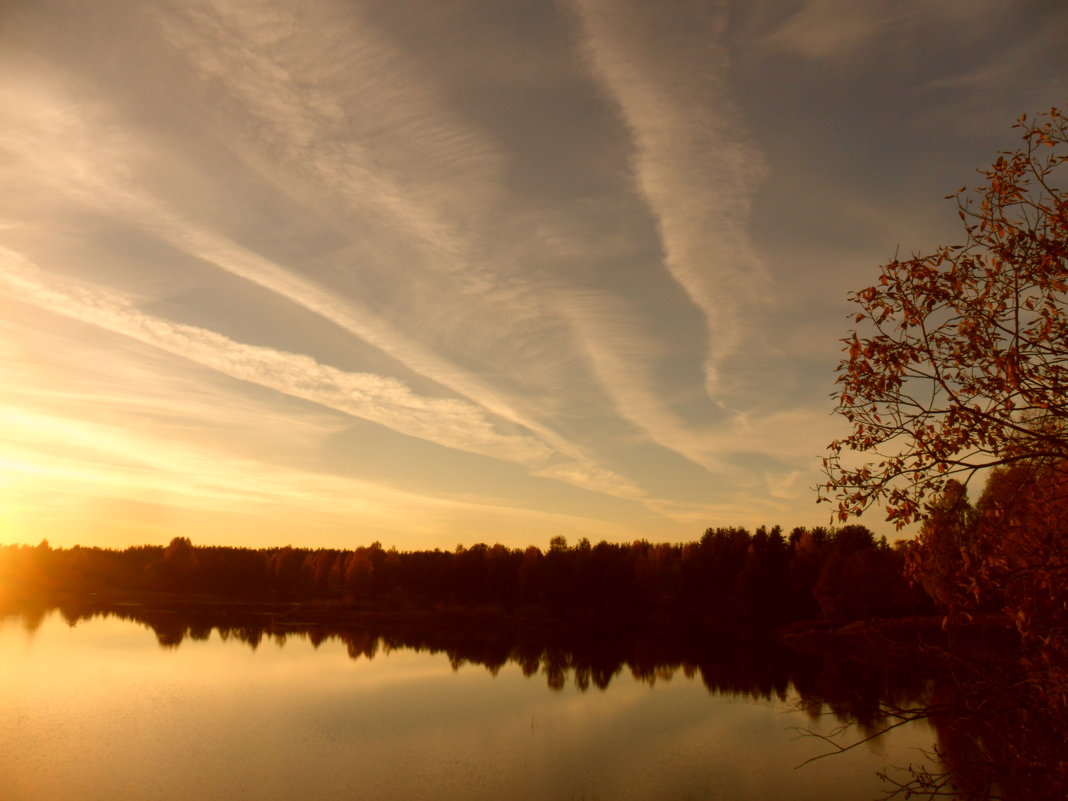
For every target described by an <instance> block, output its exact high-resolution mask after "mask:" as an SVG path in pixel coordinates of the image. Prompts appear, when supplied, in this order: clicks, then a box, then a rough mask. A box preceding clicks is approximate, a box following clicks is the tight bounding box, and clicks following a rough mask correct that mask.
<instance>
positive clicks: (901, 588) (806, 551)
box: [0, 525, 931, 625]
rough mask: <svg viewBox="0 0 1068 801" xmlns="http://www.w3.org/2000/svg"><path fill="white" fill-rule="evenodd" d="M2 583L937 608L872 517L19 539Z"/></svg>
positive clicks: (748, 613) (349, 600)
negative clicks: (404, 533)
mask: <svg viewBox="0 0 1068 801" xmlns="http://www.w3.org/2000/svg"><path fill="white" fill-rule="evenodd" d="M0 582H2V585H3V586H5V587H7V588H8V591H9V592H11V593H14V594H17V595H19V596H23V597H25V596H31V597H32V596H37V597H47V596H51V595H56V594H68V595H69V594H77V595H83V596H85V595H93V596H96V597H99V598H104V597H121V596H127V597H129V596H133V595H138V596H142V597H143V596H145V595H146V594H151V595H157V596H160V595H170V596H173V595H175V594H177V595H180V596H183V597H186V598H190V597H211V598H215V599H219V600H222V599H244V600H259V601H281V602H296V601H305V602H308V601H316V602H335V603H336V604H341V605H347V606H348V607H350V608H354V609H364V610H367V609H376V610H391V611H414V610H435V609H437V610H442V609H448V608H456V607H465V608H472V607H474V608H483V609H486V608H489V609H497V610H502V611H505V612H512V611H515V610H517V609H523V610H527V611H530V610H538V611H539V612H542V613H545V614H548V615H567V616H576V615H577V616H581V617H584V618H587V619H597V620H601V619H606V618H611V619H620V618H628V617H630V618H633V617H640V616H645V615H665V614H670V615H675V616H679V617H684V618H687V619H700V620H709V621H711V622H715V621H716V620H717V619H720V620H723V621H728V620H731V619H741V620H744V621H746V623H747V624H748V625H752V624H753V623H762V624H773V625H775V624H782V623H786V622H789V621H794V620H802V619H810V618H820V617H822V618H826V619H830V620H835V621H848V620H856V619H861V618H870V617H887V616H894V615H910V614H916V613H918V612H924V611H930V609H931V602H930V600H929V598H928V597H927V595H926V593H924V592H923V591H922V589H921V588H919V587H917V586H910V584H909V582H908V581H907V578H906V575H905V549H904V548H902V547H897V548H894V547H890V546H889V545H888V544H887V543H886V541H885V539H876V538H875V537H874V536H873V535H872V533H871V531H869V530H868V529H867V528H864V527H863V526H857V525H850V526H844V527H842V528H840V529H837V530H829V529H823V528H814V529H805V528H795V529H794V530H793V531H791V532H790V533H789V534H784V533H783V532H782V530H781V529H780V528H779V527H774V528H772V529H770V530H768V529H766V528H763V527H762V528H759V529H757V530H756V531H755V532H753V533H750V532H749V531H747V530H745V529H743V528H718V529H709V530H708V531H706V532H705V534H704V536H703V537H701V539H700V540H699V541H696V542H690V543H686V544H668V543H660V544H653V543H650V542H647V541H639V542H634V543H631V544H612V543H608V542H600V543H598V544H596V545H591V543H590V542H589V541H588V540H585V539H584V540H581V541H580V542H578V543H577V544H575V545H573V546H569V545H568V544H567V542H566V540H565V539H564V538H563V537H554V538H553V539H552V540H551V542H550V543H549V546H548V548H547V549H546V550H545V551H543V550H541V549H540V548H538V547H536V546H533V545H532V546H530V547H527V548H525V549H515V548H506V547H505V546H503V545H499V544H497V545H492V546H490V545H486V544H484V543H478V544H475V545H471V546H468V547H465V546H462V545H458V546H457V547H456V548H455V550H452V551H443V550H421V551H407V552H402V551H398V550H396V549H393V548H390V549H384V548H383V547H382V546H381V544H380V543H377V542H375V543H372V544H370V545H366V546H361V547H358V548H355V549H352V550H338V549H322V548H320V549H308V548H294V547H290V546H286V547H284V548H263V549H248V548H232V547H219V546H196V545H193V544H192V543H191V542H190V540H189V539H187V538H184V537H178V538H175V539H173V540H172V541H171V542H170V544H169V545H167V546H166V547H163V546H151V545H145V546H139V547H132V548H127V549H125V550H118V551H117V550H109V549H102V548H85V547H79V546H75V547H73V548H69V549H67V548H56V549H53V548H51V547H49V545H48V543H47V542H42V543H41V544H40V545H38V546H36V547H28V546H8V547H5V548H3V549H0Z"/></svg>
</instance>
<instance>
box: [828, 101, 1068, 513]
mask: <svg viewBox="0 0 1068 801" xmlns="http://www.w3.org/2000/svg"><path fill="white" fill-rule="evenodd" d="M1015 127H1016V128H1018V129H1019V130H1020V131H1021V133H1022V135H1023V143H1022V145H1021V146H1020V148H1019V149H1018V150H1016V151H1014V152H1005V153H1002V154H1001V155H1000V156H999V157H998V159H997V161H996V162H995V163H994V165H993V166H992V167H991V168H990V169H989V170H985V171H981V175H983V177H984V179H985V180H984V183H983V184H982V185H981V186H979V187H978V188H977V189H976V190H975V191H974V192H973V193H967V192H965V190H964V189H961V190H960V191H958V192H957V193H956V194H955V195H951V196H950V198H956V201H957V204H958V207H959V214H960V218H961V221H962V223H963V228H964V231H963V242H962V243H961V244H956V245H949V246H944V247H939V248H937V249H936V250H935V251H934V252H932V253H930V254H928V255H917V256H913V257H912V258H909V259H904V260H900V259H895V260H893V261H891V262H890V263H889V264H887V265H885V266H884V267H883V268H882V270H881V273H880V275H879V280H878V282H877V283H875V284H874V285H873V286H870V287H868V288H867V289H863V290H861V291H859V292H855V293H853V294H852V295H851V296H850V299H851V300H852V301H853V302H854V303H856V304H857V306H859V309H858V311H857V312H856V314H855V324H856V325H857V329H856V330H855V331H853V332H852V333H851V334H850V335H849V336H848V337H847V338H846V339H844V340H843V342H844V343H845V348H844V351H845V352H846V354H847V355H846V357H845V358H844V359H843V360H842V361H841V363H840V364H839V366H838V379H837V383H838V385H839V390H838V392H837V393H836V398H837V402H838V405H837V409H836V411H837V412H838V413H839V414H841V415H843V416H844V417H845V418H846V419H847V420H848V421H849V423H850V424H851V426H852V433H850V434H849V435H848V436H846V437H845V438H843V439H840V440H836V441H834V442H832V443H831V444H830V446H829V455H828V456H827V457H826V458H825V459H824V470H825V473H826V476H827V478H826V483H825V484H824V485H823V486H822V487H821V493H820V495H821V500H825V501H832V502H836V504H837V510H836V511H837V515H838V517H839V519H841V520H846V519H848V518H849V517H851V516H853V515H858V514H860V513H861V512H863V511H864V510H866V509H868V508H869V507H871V506H872V505H878V504H881V505H883V506H884V507H885V509H886V512H887V517H888V519H889V520H892V521H894V522H895V523H896V524H897V525H898V526H899V527H900V526H903V525H905V524H906V523H909V522H912V521H914V520H917V519H919V518H922V517H923V516H924V513H925V506H926V504H927V502H928V500H929V499H930V498H932V497H934V496H936V495H939V494H940V493H941V490H942V489H943V487H944V486H945V482H946V481H947V480H948V479H949V478H951V477H957V478H960V479H962V480H963V483H965V484H966V483H967V479H968V478H970V477H971V475H973V474H974V473H975V472H976V471H977V470H981V469H983V468H989V467H993V466H998V465H1013V464H1019V463H1023V462H1034V461H1036V460H1041V461H1044V462H1046V463H1057V462H1061V461H1064V460H1066V459H1068V436H1066V434H1065V432H1066V424H1068V314H1066V304H1065V300H1066V293H1068V195H1066V193H1065V191H1064V190H1063V189H1061V188H1059V187H1058V182H1062V181H1063V180H1064V178H1065V173H1066V171H1068V164H1066V160H1068V153H1066V150H1068V120H1066V118H1065V117H1064V116H1063V115H1062V114H1061V113H1060V112H1058V111H1057V110H1056V109H1053V110H1051V111H1050V112H1049V113H1048V114H1045V115H1043V116H1041V117H1039V118H1038V119H1037V120H1028V119H1027V118H1026V117H1021V118H1020V119H1019V120H1018V121H1017V123H1016V125H1015ZM855 454H863V456H861V457H857V456H856V455H855Z"/></svg>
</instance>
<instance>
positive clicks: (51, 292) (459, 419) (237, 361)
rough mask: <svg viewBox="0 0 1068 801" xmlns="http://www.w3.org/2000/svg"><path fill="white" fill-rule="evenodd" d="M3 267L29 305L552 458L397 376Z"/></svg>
mask: <svg viewBox="0 0 1068 801" xmlns="http://www.w3.org/2000/svg"><path fill="white" fill-rule="evenodd" d="M0 267H2V269H0V286H2V287H3V289H4V290H6V291H7V292H9V293H11V295H12V296H14V297H16V298H18V299H19V300H21V301H24V302H28V303H33V304H35V305H38V306H41V307H43V308H46V309H49V310H51V311H53V312H56V313H59V314H64V315H67V316H69V317H74V318H76V319H78V320H82V321H84V322H88V323H91V324H93V325H96V326H100V327H101V328H104V329H106V330H109V331H114V332H117V333H120V334H125V335H126V336H129V337H133V338H134V339H137V340H140V341H142V342H145V343H147V344H150V345H154V346H155V347H158V348H161V349H162V350H165V351H167V352H170V353H174V354H176V355H178V356H182V357H183V358H186V359H189V360H190V361H193V362H196V363H198V364H202V365H204V366H206V367H210V368H211V369H213V370H217V371H218V372H221V373H224V374H226V375H229V376H232V377H234V378H239V379H242V380H245V381H251V382H253V383H256V384H259V385H261V386H265V387H269V388H271V389H275V390H278V391H279V392H284V393H285V394H287V395H292V396H294V397H298V398H304V399H306V400H310V401H313V402H315V403H319V404H321V405H323V406H327V407H329V408H332V409H336V410H338V411H341V412H345V413H346V414H351V415H353V416H356V417H361V418H363V419H366V420H371V421H373V422H376V423H380V424H382V425H385V426H387V427H389V428H392V429H394V430H395V431H399V432H401V433H404V434H409V435H411V436H416V437H419V438H421V439H427V440H429V441H431V442H436V443H438V444H441V445H445V446H447V447H450V448H458V449H460V450H465V451H469V452H472V453H479V454H483V455H486V456H493V457H495V458H501V459H505V460H508V461H514V462H519V463H522V464H537V463H540V462H542V461H545V460H547V459H548V457H549V456H550V455H551V450H550V449H549V448H548V447H546V446H545V445H543V444H542V443H540V442H538V441H537V440H536V439H534V438H531V437H526V436H522V435H510V434H501V433H498V432H497V431H495V430H494V427H493V424H492V423H491V421H489V420H488V419H487V418H486V416H485V415H484V414H482V412H481V411H480V410H479V409H478V408H477V407H476V406H474V405H472V404H470V403H468V402H466V401H462V400H457V399H451V398H427V397H423V396H419V395H416V394H415V393H413V392H412V391H411V389H409V388H408V387H407V386H405V385H404V384H403V383H402V382H401V381H398V380H396V379H393V378H388V377H384V376H379V375H374V374H370V373H351V372H345V371H343V370H339V369H337V368H334V367H330V366H328V365H324V364H320V363H319V362H317V361H316V360H315V359H313V358H311V357H309V356H305V355H302V354H294V353H286V352H283V351H278V350H275V349H272V348H265V347H259V346H255V345H247V344H244V343H240V342H235V341H234V340H232V339H229V338H228V337H225V336H222V335H221V334H217V333H214V332H211V331H207V330H205V329H203V328H197V327H195V326H189V325H182V324H178V323H172V322H169V321H166V320H163V319H160V318H158V317H154V316H152V315H148V314H144V313H142V312H140V311H139V310H137V309H136V308H135V307H134V306H133V305H132V304H131V303H130V301H129V300H128V299H127V298H124V297H122V296H121V295H119V294H118V293H115V292H113V291H110V290H106V289H102V288H99V287H90V286H87V285H85V284H84V283H82V284H81V285H80V286H76V285H73V282H71V283H70V284H68V285H66V286H64V285H63V283H62V282H59V281H56V280H54V279H53V280H51V281H49V280H47V278H46V277H45V276H44V275H43V274H42V273H41V271H40V270H39V269H38V268H36V266H35V265H33V264H31V263H30V262H28V261H27V260H26V259H25V258H23V257H22V256H21V255H19V254H17V253H15V252H13V251H10V250H7V249H0Z"/></svg>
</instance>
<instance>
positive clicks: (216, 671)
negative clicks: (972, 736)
mask: <svg viewBox="0 0 1068 801" xmlns="http://www.w3.org/2000/svg"><path fill="white" fill-rule="evenodd" d="M178 643H180V644H178ZM415 645H416V647H403V643H402V642H401V643H400V644H399V643H398V641H397V640H396V638H394V639H393V640H390V639H389V638H383V637H380V636H377V635H375V634H373V633H369V632H358V631H348V632H331V631H324V630H315V629H310V630H303V631H291V632H288V633H285V632H283V633H279V632H278V631H274V632H273V633H272V632H271V631H269V630H256V629H254V628H249V627H247V626H245V627H241V628H228V627H225V626H215V627H213V626H211V625H203V624H191V625H189V626H184V624H183V626H180V627H179V635H178V636H175V634H174V631H173V630H171V631H169V632H168V631H164V630H163V629H161V627H160V626H158V625H157V626H155V627H154V628H151V627H149V626H148V625H147V624H145V623H143V622H138V621H136V620H130V619H121V618H119V617H114V616H102V615H93V616H88V617H78V616H77V615H74V616H69V615H68V616H67V618H65V617H64V616H63V615H60V614H59V613H58V612H56V611H52V612H48V613H46V614H44V615H40V614H38V615H36V616H19V615H10V616H8V617H6V618H4V619H3V622H2V625H0V708H2V709H3V710H4V712H3V718H4V724H3V726H0V788H3V789H2V797H3V798H4V799H7V800H8V801H38V800H39V801H56V799H81V800H83V801H94V800H95V799H100V801H116V799H197V800H198V801H207V800H209V799H228V800H229V799H257V800H259V801H262V800H266V799H316V800H317V801H318V800H319V799H341V798H367V799H405V800H406V801H407V800H408V799H419V798H434V799H494V800H495V801H496V800H497V799H538V800H539V801H543V800H552V801H577V800H578V799H586V800H591V799H602V800H603V801H609V800H622V799H724V800H725V801H726V800H727V799H729V800H730V801H745V800H746V799H752V800H754V801H755V800H756V799H776V800H777V801H803V800H807V799H811V801H817V800H818V801H836V800H837V799H850V801H852V800H854V799H873V798H880V797H882V796H883V795H885V794H886V792H887V789H888V786H887V785H886V784H884V783H883V782H882V781H881V780H880V778H879V777H878V776H877V775H876V773H877V772H878V771H883V770H886V769H892V768H894V767H895V766H897V767H903V766H906V765H909V764H914V765H916V764H919V763H922V762H924V761H927V762H930V759H925V758H924V756H923V754H922V753H921V752H922V751H923V750H928V751H929V750H930V749H931V747H932V745H933V743H934V740H935V734H934V732H933V730H932V729H931V728H930V727H928V726H927V724H926V723H924V722H922V721H920V722H916V723H911V724H909V725H907V726H904V727H901V728H899V729H896V730H894V731H891V732H889V733H887V734H886V735H884V736H882V737H880V738H878V739H877V740H875V741H874V742H872V743H870V744H865V745H862V746H860V747H858V748H856V749H854V750H851V751H849V752H848V753H846V754H842V755H836V756H832V757H828V758H825V759H821V760H818V761H816V762H812V763H809V764H807V765H804V766H803V767H798V765H800V763H802V762H804V761H805V760H807V759H809V758H811V757H814V756H817V755H819V754H821V753H825V752H826V751H827V750H828V748H829V746H828V745H827V743H825V742H823V741H820V740H817V739H815V738H813V737H809V736H802V735H800V734H799V731H798V730H799V729H807V730H810V731H812V732H815V733H819V734H824V735H832V734H834V733H835V731H836V730H838V729H839V728H841V727H842V726H843V724H844V723H848V722H849V720H848V713H843V708H848V707H849V703H852V702H851V701H850V702H846V701H843V700H842V698H846V697H848V696H850V694H851V693H853V690H852V689H851V688H846V689H845V690H844V691H843V695H842V698H839V699H838V701H837V702H836V701H835V700H834V699H831V700H829V701H828V703H826V704H825V703H822V702H821V699H820V698H819V697H818V694H817V691H816V690H814V689H813V687H818V686H819V683H820V681H824V682H826V680H827V679H826V675H825V674H826V670H825V669H822V668H821V669H819V670H822V671H823V672H822V673H820V672H819V670H816V672H811V671H810V674H811V675H809V678H808V679H806V680H802V679H795V678H791V676H790V674H789V672H788V671H787V672H783V670H780V669H779V668H769V669H766V670H764V669H761V668H754V670H755V671H756V672H757V673H761V675H760V676H758V677H754V679H753V681H752V682H750V683H749V684H748V686H747V683H746V681H745V680H744V679H739V678H738V676H739V671H740V670H741V669H742V667H744V665H745V664H746V660H745V659H742V660H739V658H738V656H737V654H736V653H733V651H732V653H730V654H727V655H726V657H725V664H724V665H717V664H714V661H715V659H716V657H708V656H706V657H703V658H702V659H703V661H702V660H701V659H698V660H695V661H685V660H683V661H680V662H678V663H677V664H671V663H670V662H665V661H663V660H662V659H661V658H659V657H657V658H656V659H652V660H649V661H647V662H646V663H643V662H642V660H641V659H640V658H638V657H634V656H632V657H631V658H629V659H624V660H623V661H622V662H621V661H620V659H618V658H615V657H613V658H606V659H603V660H601V661H600V662H598V661H597V659H596V658H585V657H582V656H576V655H575V654H574V653H571V652H568V651H566V650H559V649H558V650H555V651H554V650H552V649H547V650H545V651H543V652H541V653H538V652H536V650H532V649H530V648H527V649H526V650H525V651H523V650H522V649H513V650H511V651H508V652H507V653H502V654H500V655H499V656H497V657H494V658H492V659H491V658H487V657H485V656H476V657H472V658H471V659H468V658H467V657H465V656H464V655H463V654H462V652H461V651H458V650H456V649H453V650H452V651H451V652H450V651H449V650H448V649H445V650H438V649H435V648H427V647H424V646H419V644H418V642H416V644H415ZM628 647H629V646H628ZM640 650H641V646H635V647H634V649H632V650H631V651H630V652H629V653H631V654H635V653H639V652H640ZM711 650H712V652H715V649H714V648H713V649H711ZM483 651H485V649H483ZM658 660H659V661H658ZM740 665H741V666H742V667H739V666H740ZM803 672H804V671H802V673H803ZM832 672H833V671H832ZM852 672H856V670H843V671H842V675H849V674H850V673H852ZM817 674H818V675H821V676H824V678H823V679H818V676H817ZM798 675H801V674H798ZM806 682H807V683H808V684H810V685H812V686H810V687H808V688H803V689H800V690H799V689H798V687H797V684H798V683H802V684H804V683H806ZM879 682H883V683H884V684H885V677H882V678H880V679H879V680H878V682H876V683H877V684H878V683H879ZM830 694H833V692H832V693H830ZM859 703H860V705H861V708H864V707H865V706H867V707H869V708H870V707H871V704H873V703H874V704H877V703H878V699H870V698H869V699H864V700H862V701H860V702H859ZM831 706H834V708H835V709H836V710H837V714H831V713H830V711H829V710H830V707H831ZM868 723H869V724H870V721H869V722H868ZM862 736H863V734H862V733H861V731H860V730H859V729H858V728H856V727H853V728H851V729H850V731H848V732H847V733H846V734H845V735H844V736H842V737H839V738H838V739H837V740H836V741H837V742H840V743H842V744H844V745H845V744H848V743H850V742H854V741H856V740H857V739H860V738H861V737H862Z"/></svg>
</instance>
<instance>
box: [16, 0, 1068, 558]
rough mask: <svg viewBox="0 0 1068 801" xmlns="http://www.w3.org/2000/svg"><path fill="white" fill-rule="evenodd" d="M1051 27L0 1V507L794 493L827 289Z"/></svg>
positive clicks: (536, 534)
mask: <svg viewBox="0 0 1068 801" xmlns="http://www.w3.org/2000/svg"><path fill="white" fill-rule="evenodd" d="M1066 42H1068V5H1065V4H1062V3H1051V2H1044V1H1039V0H1035V1H1034V2H1028V1H1027V0H1019V2H1004V0H865V1H864V2H858V1H857V0H745V2H742V1H741V0H737V1H736V0H722V1H713V0H705V1H704V2H697V1H696V0H658V1H657V2H650V1H649V0H559V1H556V0H451V1H450V2H443V0H405V2H397V1H396V0H242V2H225V1H223V0H216V1H215V2H213V1H212V0H174V1H173V2H169V1H168V0H153V2H148V3H146V2H139V1H138V0H105V1H104V2H92V3H87V2H84V1H83V0H0V185H2V186H3V188H4V191H3V192H2V193H0V542H8V543H12V542H26V543H36V542H38V541H40V540H41V539H42V538H47V539H48V540H49V541H50V542H51V544H52V545H53V546H60V545H62V546H70V545H73V544H76V543H79V544H82V545H98V546H104V547H125V546H127V545H132V544H141V543H165V542H167V541H169V540H170V539H171V538H172V537H174V536H188V537H190V538H191V539H192V540H193V541H194V543H197V544H226V545H243V546H273V545H284V544H292V545H294V546H305V547H349V548H351V547H356V546H358V545H362V544H369V543H370V542H371V541H374V540H378V541H380V542H382V543H383V545H384V546H386V547H390V546H395V547H398V548H400V549H402V550H408V549H415V548H439V547H440V548H444V549H451V548H453V547H454V546H455V545H456V544H457V543H464V544H468V545H470V544H472V543H476V542H487V543H495V542H501V543H503V544H506V545H510V546H515V547H524V546H526V545H528V544H535V545H539V546H541V547H544V546H545V545H546V544H547V543H548V540H549V539H550V538H551V537H553V536H561V535H562V536H564V537H566V538H567V539H568V540H569V541H570V542H572V543H573V542H575V541H577V540H578V539H580V538H582V537H587V538H589V539H590V540H591V541H593V542H598V541H600V540H608V541H610V542H629V541H632V540H635V539H649V540H651V541H657V542H659V541H672V542H680V541H692V540H695V539H698V538H699V537H700V536H701V534H702V533H703V532H704V530H705V529H706V528H708V527H718V526H747V527H750V528H753V527H756V526H759V525H768V526H771V525H776V524H779V525H782V526H783V527H784V528H786V529H787V530H789V529H790V528H792V527H794V526H798V525H804V526H813V525H827V524H828V523H829V522H830V514H831V509H830V505H828V504H819V505H817V504H816V492H815V490H814V487H815V486H816V485H817V484H818V483H819V482H820V479H821V476H822V473H821V467H820V464H821V462H820V459H821V457H822V455H823V454H824V453H825V451H826V446H827V444H828V443H829V442H830V441H831V440H832V439H834V438H835V437H837V436H840V435H842V434H844V433H846V429H845V423H844V421H842V420H841V419H839V418H838V417H836V416H835V415H834V414H833V408H834V402H833V401H832V400H831V398H830V395H831V393H832V391H833V388H834V384H833V381H834V375H835V367H836V365H837V364H838V361H839V359H840V358H841V351H840V348H841V342H840V339H841V338H842V337H844V336H846V334H847V332H848V331H849V329H850V320H849V313H850V304H849V302H848V300H847V295H848V293H849V291H850V290H857V289H861V288H863V287H865V286H868V285H869V284H871V283H873V282H874V281H875V280H876V278H877V275H878V268H879V266H880V265H881V264H883V263H885V262H887V261H889V260H891V259H892V258H893V257H894V255H895V253H902V254H911V253H914V252H922V251H925V250H928V249H930V248H932V247H934V246H935V245H937V244H943V243H946V244H948V243H952V242H957V241H960V239H961V235H960V227H959V221H958V219H957V216H956V207H955V205H954V203H953V201H948V200H946V199H945V196H946V195H948V194H951V193H953V192H954V191H956V190H957V189H958V188H960V187H961V186H964V185H970V186H974V185H976V184H977V183H978V175H977V173H976V170H977V169H978V168H980V167H983V166H984V165H988V164H990V163H991V162H992V161H993V159H994V158H995V157H996V154H997V153H998V151H1000V150H1004V149H1008V148H1014V147H1015V146H1016V143H1017V141H1018V137H1019V134H1018V133H1017V132H1016V131H1014V130H1012V128H1011V125H1012V122H1013V121H1014V120H1015V119H1016V118H1017V117H1018V116H1019V115H1020V114H1021V113H1023V112H1028V113H1030V114H1033V113H1035V112H1040V111H1043V110H1047V109H1049V108H1050V107H1051V106H1058V107H1061V108H1063V107H1064V106H1065V105H1066V100H1068V80H1066V76H1068V48H1066V47H1065V43H1066ZM882 518H883V515H882V514H880V513H879V512H877V511H875V512H870V513H869V514H868V515H866V516H865V517H864V518H862V519H861V521H860V522H862V523H864V524H866V525H869V526H870V527H871V528H872V529H874V530H875V531H876V532H877V533H886V534H888V535H891V538H893V536H894V534H893V529H892V527H890V526H888V524H886V523H885V522H884V521H883V519H882ZM907 533H908V532H907V531H906V532H905V534H907ZM898 536H900V535H898Z"/></svg>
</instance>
